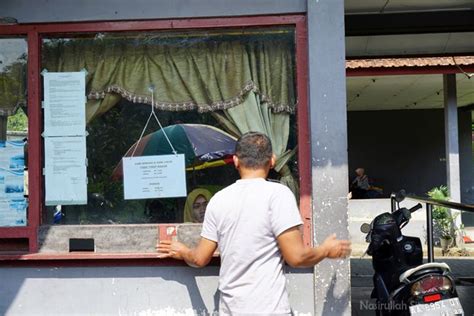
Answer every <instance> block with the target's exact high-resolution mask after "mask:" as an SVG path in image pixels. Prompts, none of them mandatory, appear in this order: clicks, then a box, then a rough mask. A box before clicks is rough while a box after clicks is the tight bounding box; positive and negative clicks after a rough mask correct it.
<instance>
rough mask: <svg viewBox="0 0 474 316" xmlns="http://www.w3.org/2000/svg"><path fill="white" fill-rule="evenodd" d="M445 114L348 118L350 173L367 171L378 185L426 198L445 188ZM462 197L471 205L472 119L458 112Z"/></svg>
mask: <svg viewBox="0 0 474 316" xmlns="http://www.w3.org/2000/svg"><path fill="white" fill-rule="evenodd" d="M443 115H444V114H443V110H405V111H403V110H402V111H361V112H348V138H349V171H350V177H351V179H352V178H353V177H354V176H355V174H354V169H356V168H357V167H364V168H365V169H366V171H367V173H368V175H369V177H370V178H373V179H374V181H375V183H374V184H375V185H377V186H381V187H383V188H384V192H385V193H386V194H387V195H388V194H390V192H392V191H397V190H400V189H406V190H407V192H410V193H415V194H419V195H424V194H425V193H426V192H427V191H428V190H429V189H431V188H432V187H434V186H439V185H443V184H444V185H446V167H445V164H446V161H445V159H446V158H445V156H446V154H445V147H444V116H443ZM459 125H460V126H459V132H460V153H461V175H462V178H461V185H462V186H461V191H462V198H463V200H464V201H469V200H471V201H472V197H473V191H472V186H473V184H474V176H473V163H472V153H471V143H470V141H469V139H470V137H471V133H470V129H471V125H470V113H468V112H466V111H463V110H460V111H459Z"/></svg>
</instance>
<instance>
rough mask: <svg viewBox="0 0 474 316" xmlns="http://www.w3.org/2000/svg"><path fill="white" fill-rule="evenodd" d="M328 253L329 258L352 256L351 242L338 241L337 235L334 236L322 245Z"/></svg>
mask: <svg viewBox="0 0 474 316" xmlns="http://www.w3.org/2000/svg"><path fill="white" fill-rule="evenodd" d="M320 247H321V248H322V249H323V251H324V252H325V253H326V257H327V258H331V259H336V258H346V257H347V256H349V255H350V254H351V242H350V241H348V240H339V239H336V234H332V235H331V236H329V237H328V238H326V240H324V241H323V243H322V244H321V245H320Z"/></svg>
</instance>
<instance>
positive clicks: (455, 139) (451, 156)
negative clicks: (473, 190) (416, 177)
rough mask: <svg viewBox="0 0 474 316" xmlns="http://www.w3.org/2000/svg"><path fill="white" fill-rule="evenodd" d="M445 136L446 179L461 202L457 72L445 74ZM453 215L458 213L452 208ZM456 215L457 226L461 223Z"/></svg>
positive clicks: (457, 200)
mask: <svg viewBox="0 0 474 316" xmlns="http://www.w3.org/2000/svg"><path fill="white" fill-rule="evenodd" d="M443 93H444V138H445V145H446V179H447V185H448V190H449V194H450V196H451V200H452V201H454V202H461V176H460V167H459V127H458V105H457V95H456V74H447V75H443ZM452 212H453V215H454V214H455V213H458V212H457V211H454V210H452ZM461 223H462V222H461V216H460V214H459V213H458V216H457V217H456V226H457V227H459V226H460V225H461Z"/></svg>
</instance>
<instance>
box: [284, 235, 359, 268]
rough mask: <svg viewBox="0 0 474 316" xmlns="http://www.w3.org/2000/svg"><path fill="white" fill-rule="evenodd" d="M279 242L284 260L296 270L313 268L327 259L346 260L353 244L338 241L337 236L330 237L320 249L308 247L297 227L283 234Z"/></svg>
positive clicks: (346, 241)
mask: <svg viewBox="0 0 474 316" xmlns="http://www.w3.org/2000/svg"><path fill="white" fill-rule="evenodd" d="M277 240H278V246H279V247H280V251H281V254H282V255H283V258H284V259H285V261H286V262H287V263H288V264H289V265H290V266H292V267H295V268H304V267H312V266H314V265H315V264H317V263H318V262H320V261H321V260H324V259H325V258H332V259H335V258H345V257H347V256H349V254H350V253H351V242H350V241H348V240H338V239H336V235H331V236H329V237H328V238H327V239H326V240H325V241H324V242H323V243H322V244H321V245H320V246H319V247H316V248H311V247H307V246H305V245H304V243H303V238H302V236H301V232H300V230H299V228H298V227H297V226H295V227H292V228H290V229H288V230H286V231H284V232H283V233H281V234H280V235H279V236H278V237H277Z"/></svg>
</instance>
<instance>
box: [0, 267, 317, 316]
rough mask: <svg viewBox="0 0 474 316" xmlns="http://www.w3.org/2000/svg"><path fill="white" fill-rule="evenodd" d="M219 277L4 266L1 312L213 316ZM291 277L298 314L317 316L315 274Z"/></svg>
mask: <svg viewBox="0 0 474 316" xmlns="http://www.w3.org/2000/svg"><path fill="white" fill-rule="evenodd" d="M217 275H218V268H217V267H209V268H205V269H200V270H197V269H191V268H188V267H127V268H125V267H103V268H98V267H95V268H1V269H0V280H2V281H1V283H0V292H1V296H0V314H1V315H10V316H11V315H35V316H40V315H48V316H53V315H143V316H145V315H209V314H212V312H213V311H215V310H216V306H217V304H218V296H217V293H216V292H217V283H218V277H217ZM287 276H288V280H289V282H288V289H289V292H290V302H291V305H292V308H293V309H294V311H295V314H296V315H302V314H303V315H304V314H306V315H311V314H312V313H313V283H312V270H309V271H308V270H291V271H288V272H287ZM256 299H258V298H256Z"/></svg>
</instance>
